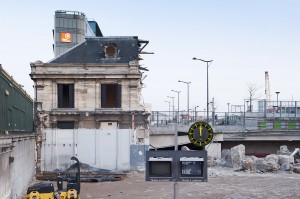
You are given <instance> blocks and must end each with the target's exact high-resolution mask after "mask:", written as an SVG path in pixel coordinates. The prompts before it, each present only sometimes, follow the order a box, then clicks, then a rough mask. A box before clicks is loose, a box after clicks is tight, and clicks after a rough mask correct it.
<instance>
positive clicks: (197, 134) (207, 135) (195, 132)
mask: <svg viewBox="0 0 300 199" xmlns="http://www.w3.org/2000/svg"><path fill="white" fill-rule="evenodd" d="M188 133H189V139H190V141H191V143H192V144H194V145H196V146H200V147H203V146H205V145H207V144H209V143H210V142H211V141H212V139H213V135H214V132H213V129H212V127H211V126H210V125H209V124H208V123H206V122H196V123H194V124H192V126H191V127H190V129H189V132H188Z"/></svg>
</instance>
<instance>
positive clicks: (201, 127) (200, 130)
mask: <svg viewBox="0 0 300 199" xmlns="http://www.w3.org/2000/svg"><path fill="white" fill-rule="evenodd" d="M199 130H200V136H202V126H200V129H199Z"/></svg>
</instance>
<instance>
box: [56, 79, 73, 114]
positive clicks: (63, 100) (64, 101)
mask: <svg viewBox="0 0 300 199" xmlns="http://www.w3.org/2000/svg"><path fill="white" fill-rule="evenodd" d="M57 90H58V108H74V84H58V85H57Z"/></svg>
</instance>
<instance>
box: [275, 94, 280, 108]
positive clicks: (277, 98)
mask: <svg viewBox="0 0 300 199" xmlns="http://www.w3.org/2000/svg"><path fill="white" fill-rule="evenodd" d="M275 93H276V95H277V107H278V95H279V93H280V92H278V91H277V92H275Z"/></svg>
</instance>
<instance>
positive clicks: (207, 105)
mask: <svg viewBox="0 0 300 199" xmlns="http://www.w3.org/2000/svg"><path fill="white" fill-rule="evenodd" d="M193 60H198V61H202V62H206V79H207V83H206V85H207V87H206V92H207V94H206V95H207V96H206V111H207V123H209V95H208V92H209V87H208V66H209V63H211V62H212V61H213V60H209V61H206V60H203V59H197V58H196V57H194V58H193Z"/></svg>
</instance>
